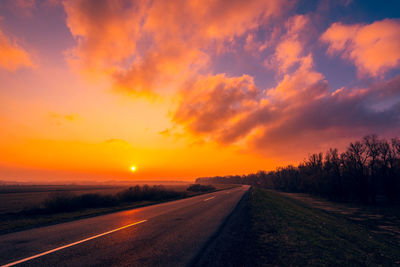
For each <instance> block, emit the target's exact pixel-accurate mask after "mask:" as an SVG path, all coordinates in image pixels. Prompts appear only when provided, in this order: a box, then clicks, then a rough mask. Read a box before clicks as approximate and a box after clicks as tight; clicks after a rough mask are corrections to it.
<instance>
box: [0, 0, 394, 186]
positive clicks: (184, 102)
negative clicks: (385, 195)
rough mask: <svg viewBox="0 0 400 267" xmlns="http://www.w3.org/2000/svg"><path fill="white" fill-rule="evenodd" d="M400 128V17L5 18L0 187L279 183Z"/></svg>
mask: <svg viewBox="0 0 400 267" xmlns="http://www.w3.org/2000/svg"><path fill="white" fill-rule="evenodd" d="M399 119H400V1H396V0H393V1H390V0H387V1H366V0H359V1H356V0H353V1H351V0H332V1H329V0H325V1H324V0H321V1H312V0H311V1H291V0H270V1H264V0H248V1H242V0H193V1H188V0H174V1H164V0H152V1H146V0H137V1H128V0H73V1H58V0H2V1H1V2H0V180H5V181H11V180H12V181H27V182H33V183H35V182H47V183H55V182H60V181H71V182H76V181H136V180H159V181H160V180H193V179H194V178H196V177H202V176H215V175H229V174H246V173H251V172H256V171H258V170H273V169H275V168H276V167H278V166H285V165H287V164H297V163H298V162H300V161H302V160H303V159H304V158H306V157H307V155H309V154H310V153H315V152H320V151H326V150H328V149H329V148H330V147H336V148H338V149H339V150H344V149H346V146H347V145H348V143H349V142H351V141H354V140H358V139H360V138H361V137H362V136H364V135H367V134H378V135H379V136H381V137H385V138H390V137H395V136H399V135H400V134H399V133H400V131H399V130H400V123H399V122H400V121H399ZM132 166H135V167H136V171H135V172H132V171H131V167H132Z"/></svg>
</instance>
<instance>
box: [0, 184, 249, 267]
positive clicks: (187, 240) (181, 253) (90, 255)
mask: <svg viewBox="0 0 400 267" xmlns="http://www.w3.org/2000/svg"><path fill="white" fill-rule="evenodd" d="M247 190H248V186H242V187H238V188H234V189H229V190H223V191H219V192H214V193H210V194H205V195H201V196H196V197H192V198H187V199H182V200H177V201H171V202H166V203H162V204H158V205H153V206H148V207H143V208H138V209H132V210H128V211H121V212H116V213H111V214H107V215H102V216H97V217H92V218H87V219H82V220H77V221H72V222H68V223H62V224H57V225H51V226H46V227H40V228H35V229H30V230H26V231H20V232H16V233H10V234H6V235H0V265H1V266H3V265H5V266H13V265H14V264H17V265H18V266H94V265H95V266H185V265H188V264H190V263H192V261H193V259H194V258H195V257H196V256H198V254H199V253H200V252H201V251H202V250H203V249H204V248H205V246H206V244H207V241H208V240H210V238H211V237H212V236H213V234H215V233H216V232H217V230H218V228H219V227H220V226H221V224H222V223H223V221H224V220H225V219H226V218H227V216H228V215H229V214H230V213H231V212H232V211H233V209H234V207H235V206H236V204H237V203H238V202H239V200H240V199H241V198H242V196H243V194H244V193H245V192H246V191H247ZM8 264H11V265H8Z"/></svg>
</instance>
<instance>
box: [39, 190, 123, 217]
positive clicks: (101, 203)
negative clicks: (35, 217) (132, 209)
mask: <svg viewBox="0 0 400 267" xmlns="http://www.w3.org/2000/svg"><path fill="white" fill-rule="evenodd" d="M116 204H118V202H117V199H116V198H115V197H114V196H111V195H100V194H84V195H80V196H76V195H74V194H71V193H69V192H64V193H57V194H54V195H52V196H50V197H49V198H48V199H46V200H45V201H44V203H43V205H44V209H45V211H46V212H48V213H57V212H68V211H76V210H81V209H87V208H99V207H109V206H114V205H116Z"/></svg>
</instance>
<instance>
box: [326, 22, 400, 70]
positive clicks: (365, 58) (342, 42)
mask: <svg viewBox="0 0 400 267" xmlns="http://www.w3.org/2000/svg"><path fill="white" fill-rule="evenodd" d="M399 32H400V21H399V20H396V19H385V20H381V21H375V22H373V23H371V24H368V25H365V24H353V25H344V24H342V23H340V22H338V23H334V24H332V25H331V26H330V27H329V28H328V29H327V30H326V32H325V33H323V34H322V36H321V40H322V41H323V42H327V43H328V44H329V46H328V53H329V54H334V53H339V54H341V56H342V57H343V58H345V59H348V60H351V61H353V62H354V64H355V65H356V67H357V68H358V71H359V73H360V74H367V75H370V76H380V75H382V74H383V73H384V72H386V71H388V70H390V69H393V68H396V67H398V66H399V63H400V35H399Z"/></svg>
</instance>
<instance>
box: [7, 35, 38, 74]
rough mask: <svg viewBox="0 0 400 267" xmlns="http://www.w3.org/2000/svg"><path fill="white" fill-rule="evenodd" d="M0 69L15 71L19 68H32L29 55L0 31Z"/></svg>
mask: <svg viewBox="0 0 400 267" xmlns="http://www.w3.org/2000/svg"><path fill="white" fill-rule="evenodd" d="M0 67H2V68H4V69H6V70H9V71H15V70H17V69H19V68H21V67H34V64H33V62H32V60H31V56H30V55H29V53H28V52H27V51H26V50H24V49H23V48H21V47H20V46H19V45H18V44H17V42H16V41H15V40H11V39H10V38H9V37H7V36H6V35H5V34H4V33H3V32H2V31H1V29H0Z"/></svg>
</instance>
